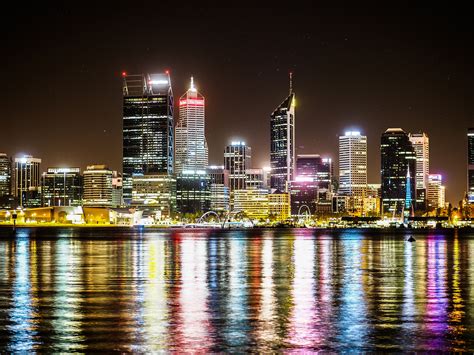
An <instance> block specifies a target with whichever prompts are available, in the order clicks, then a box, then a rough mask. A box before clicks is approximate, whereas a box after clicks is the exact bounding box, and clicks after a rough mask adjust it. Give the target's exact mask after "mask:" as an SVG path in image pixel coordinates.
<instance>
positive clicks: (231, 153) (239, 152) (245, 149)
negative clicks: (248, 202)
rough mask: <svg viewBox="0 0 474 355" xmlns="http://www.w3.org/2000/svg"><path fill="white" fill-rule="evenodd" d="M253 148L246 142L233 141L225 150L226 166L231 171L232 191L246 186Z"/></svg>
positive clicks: (230, 183)
mask: <svg viewBox="0 0 474 355" xmlns="http://www.w3.org/2000/svg"><path fill="white" fill-rule="evenodd" d="M251 161H252V149H251V148H250V147H249V146H248V145H246V144H245V142H232V143H231V144H230V145H228V146H226V147H225V150H224V168H225V169H226V170H227V171H229V188H230V191H234V190H241V189H245V188H246V170H247V169H250V168H251Z"/></svg>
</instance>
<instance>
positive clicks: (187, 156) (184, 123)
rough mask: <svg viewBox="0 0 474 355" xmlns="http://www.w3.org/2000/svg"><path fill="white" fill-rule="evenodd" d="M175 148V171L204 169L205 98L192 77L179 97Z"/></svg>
mask: <svg viewBox="0 0 474 355" xmlns="http://www.w3.org/2000/svg"><path fill="white" fill-rule="evenodd" d="M175 148H176V164H175V169H176V173H178V174H180V173H182V172H183V171H197V170H200V171H205V170H206V167H207V162H208V149H207V142H206V135H205V99H204V96H202V95H201V94H200V93H199V92H198V91H197V89H196V88H195V86H194V80H193V77H191V85H190V87H189V89H188V91H186V93H185V94H184V95H183V96H181V97H180V99H179V120H178V124H177V125H176V147H175Z"/></svg>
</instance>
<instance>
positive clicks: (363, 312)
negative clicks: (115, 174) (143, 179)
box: [0, 229, 474, 352]
mask: <svg viewBox="0 0 474 355" xmlns="http://www.w3.org/2000/svg"><path fill="white" fill-rule="evenodd" d="M415 237H416V239H417V241H416V242H415V243H407V242H405V241H404V238H405V237H404V236H403V235H398V236H396V235H394V236H383V235H363V234H362V233H357V232H348V233H337V234H336V233H335V234H316V233H313V232H312V231H311V230H280V231H279V230H253V231H222V232H216V231H191V232H188V231H186V232H180V231H170V232H167V231H145V232H140V233H137V234H135V233H134V232H133V231H126V230H124V231H114V230H106V231H93V232H91V231H89V230H87V231H82V230H72V231H71V230H47V229H45V230H41V229H38V230H34V229H32V230H29V229H19V230H18V232H17V235H16V236H11V235H10V234H9V232H5V230H0V296H1V297H0V350H3V351H6V352H19V351H24V352H30V351H42V350H43V351H46V350H52V351H57V352H66V351H79V352H85V351H103V350H118V351H139V352H149V351H160V350H171V351H173V350H184V349H188V350H195V351H200V352H217V351H226V350H227V351H255V352H266V351H272V350H273V351H274V350H281V349H289V350H336V351H347V350H360V351H364V350H365V351H370V350H381V351H383V350H392V351H399V350H408V351H409V350H413V351H415V350H445V351H449V350H451V351H453V350H470V351H473V350H474V276H473V275H474V235H472V236H462V237H457V236H456V237H453V236H449V235H448V236H443V235H429V236H423V235H418V236H415Z"/></svg>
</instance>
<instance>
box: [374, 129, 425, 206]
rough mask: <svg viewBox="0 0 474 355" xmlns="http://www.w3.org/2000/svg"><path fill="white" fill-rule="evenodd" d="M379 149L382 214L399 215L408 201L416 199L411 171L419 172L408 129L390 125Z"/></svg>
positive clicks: (383, 135)
mask: <svg viewBox="0 0 474 355" xmlns="http://www.w3.org/2000/svg"><path fill="white" fill-rule="evenodd" d="M380 151H381V158H382V159H381V194H382V196H381V197H382V213H392V214H397V213H400V212H402V210H404V208H405V202H406V201H407V200H410V201H414V199H415V198H414V197H415V195H414V191H415V186H416V184H415V179H414V178H413V177H412V172H413V171H416V154H415V150H414V149H413V146H412V144H411V142H410V139H409V137H408V134H406V133H405V131H403V130H402V129H401V128H389V129H387V130H386V131H385V133H383V134H382V138H381V145H380ZM408 170H410V174H411V175H409V174H408ZM407 181H408V182H410V187H409V188H407ZM407 191H408V194H409V196H408V197H407Z"/></svg>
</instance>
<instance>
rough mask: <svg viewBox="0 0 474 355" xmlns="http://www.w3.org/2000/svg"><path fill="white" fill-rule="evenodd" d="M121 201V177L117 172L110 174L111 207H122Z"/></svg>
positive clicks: (122, 201) (122, 202)
mask: <svg viewBox="0 0 474 355" xmlns="http://www.w3.org/2000/svg"><path fill="white" fill-rule="evenodd" d="M132 200H133V178H132ZM123 205H124V200H123V176H122V174H120V173H119V172H118V171H113V172H112V207H122V206H123Z"/></svg>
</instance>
